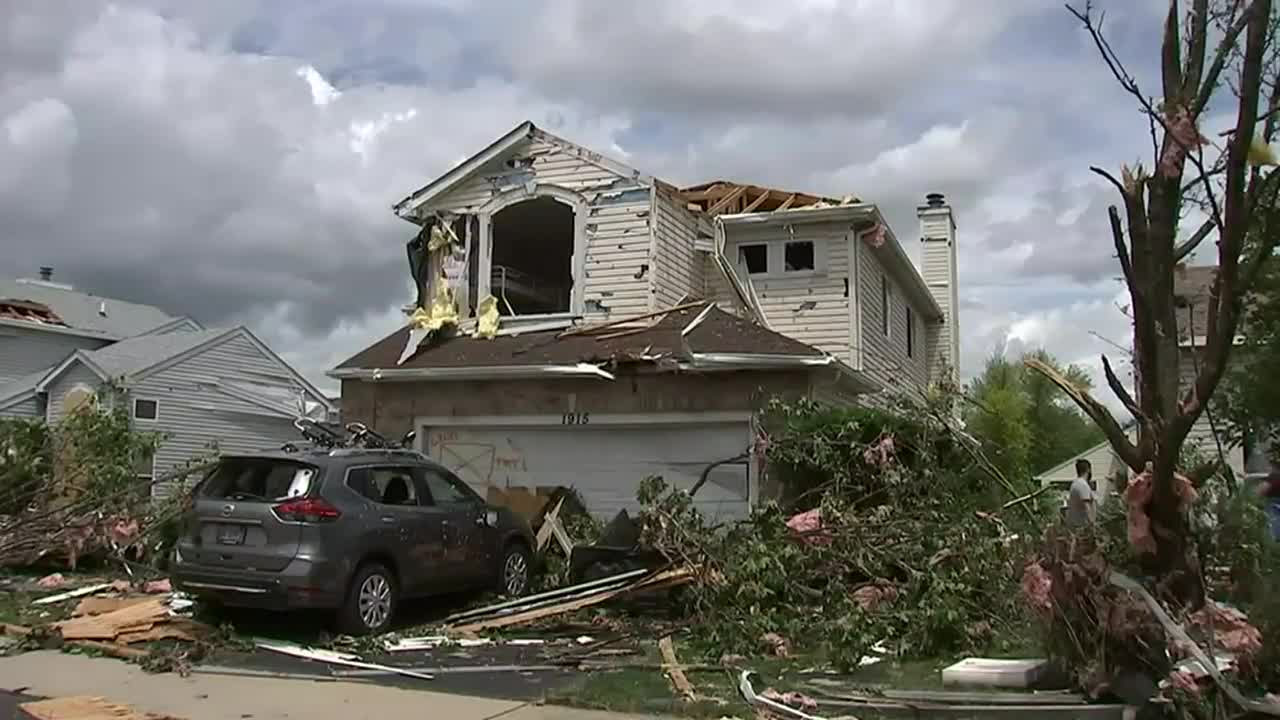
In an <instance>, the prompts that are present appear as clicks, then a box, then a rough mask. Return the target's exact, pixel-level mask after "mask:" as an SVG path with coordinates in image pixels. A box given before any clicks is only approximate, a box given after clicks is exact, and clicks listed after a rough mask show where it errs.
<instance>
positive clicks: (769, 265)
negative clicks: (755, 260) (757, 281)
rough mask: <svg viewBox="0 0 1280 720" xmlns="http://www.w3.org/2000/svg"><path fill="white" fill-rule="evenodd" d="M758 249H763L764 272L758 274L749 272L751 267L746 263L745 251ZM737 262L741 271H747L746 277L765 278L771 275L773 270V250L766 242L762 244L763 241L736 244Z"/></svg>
mask: <svg viewBox="0 0 1280 720" xmlns="http://www.w3.org/2000/svg"><path fill="white" fill-rule="evenodd" d="M758 247H762V248H764V270H762V271H760V272H751V265H750V264H749V263H748V262H747V257H746V249H747V248H758ZM738 262H739V264H740V265H742V267H743V269H745V270H746V271H747V275H748V276H750V277H764V276H767V275H769V274H771V272H772V270H773V249H772V248H771V247H769V243H768V242H764V241H761V242H749V243H739V244H738Z"/></svg>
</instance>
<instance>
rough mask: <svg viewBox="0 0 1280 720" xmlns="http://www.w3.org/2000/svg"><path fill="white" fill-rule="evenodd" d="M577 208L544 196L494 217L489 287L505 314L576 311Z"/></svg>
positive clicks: (510, 207)
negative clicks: (572, 301)
mask: <svg viewBox="0 0 1280 720" xmlns="http://www.w3.org/2000/svg"><path fill="white" fill-rule="evenodd" d="M573 233H574V218H573V208H571V207H569V206H568V205H565V204H564V203H561V202H557V201H556V200H554V199H552V198H546V197H540V198H534V199H532V200H525V201H524V202H519V203H516V204H514V205H510V206H508V207H506V208H503V209H502V210H500V211H498V213H497V214H495V215H494V216H493V229H492V238H493V240H492V243H493V252H492V255H491V259H492V266H491V268H490V280H489V288H490V292H492V294H493V296H494V297H496V298H497V299H498V311H499V312H501V313H502V314H504V315H539V314H547V313H562V312H569V311H570V309H571V308H570V298H571V295H572V292H573V244H574V243H573V239H574V238H573Z"/></svg>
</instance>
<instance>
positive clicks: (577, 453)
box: [419, 417, 751, 521]
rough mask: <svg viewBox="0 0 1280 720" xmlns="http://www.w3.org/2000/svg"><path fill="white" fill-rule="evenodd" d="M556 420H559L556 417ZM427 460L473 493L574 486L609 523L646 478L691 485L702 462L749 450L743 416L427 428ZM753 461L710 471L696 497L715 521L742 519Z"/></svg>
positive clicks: (631, 502)
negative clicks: (716, 419)
mask: <svg viewBox="0 0 1280 720" xmlns="http://www.w3.org/2000/svg"><path fill="white" fill-rule="evenodd" d="M555 421H556V422H560V418H559V417H557V418H555ZM419 437H422V438H426V445H427V452H428V453H429V454H430V455H431V457H433V458H435V459H436V460H438V461H440V462H441V463H442V464H443V465H445V466H446V467H448V468H450V469H452V470H453V471H454V472H455V473H457V474H458V476H459V477H461V478H462V479H463V480H465V481H466V482H467V483H468V484H469V485H471V486H472V487H473V488H475V490H476V491H477V492H479V493H480V494H481V495H483V496H486V497H491V498H492V497H495V495H497V496H500V495H501V493H500V492H497V493H495V492H494V490H498V491H505V490H506V489H507V488H521V487H523V488H529V489H530V490H532V491H535V492H536V490H537V488H554V487H557V486H561V485H563V486H566V487H572V488H574V489H576V490H577V491H578V492H579V494H580V495H581V496H582V499H583V501H584V502H585V503H586V505H587V509H588V510H589V511H590V512H591V514H592V515H595V516H596V517H599V518H601V519H603V520H609V519H611V518H612V517H613V516H614V515H616V514H617V512H618V511H619V510H622V509H624V508H625V509H626V510H627V511H628V512H630V513H632V514H634V513H635V511H636V510H637V509H638V507H639V505H638V503H637V502H636V489H637V488H638V487H639V484H640V481H641V480H643V479H645V478H646V477H648V476H650V475H661V476H662V477H663V479H665V480H666V481H667V483H668V484H674V485H676V486H678V487H682V488H685V489H688V488H690V487H692V486H693V484H694V483H696V482H697V481H698V477H699V476H700V475H701V474H702V471H703V470H704V469H705V468H706V467H707V465H709V464H711V463H713V462H716V461H718V460H723V459H725V458H729V457H733V456H735V455H737V454H739V453H741V452H743V451H744V450H745V449H746V448H747V444H748V442H749V435H748V424H747V423H746V422H745V421H738V422H732V423H716V424H698V425H690V424H682V425H671V424H667V425H643V426H636V425H619V424H607V423H599V424H589V425H570V426H564V425H539V426H527V425H526V426H519V427H494V426H485V427H457V426H453V427H439V426H437V427H430V426H426V425H424V426H423V427H422V428H421V430H420V434H419ZM749 472H750V465H749V463H747V462H745V461H744V462H741V463H736V464H732V465H723V466H720V467H718V468H716V469H715V470H713V471H712V473H711V475H710V477H709V478H708V480H707V483H706V484H705V485H704V486H703V487H702V489H700V490H699V491H698V494H697V496H696V497H695V498H694V499H695V502H696V504H697V506H698V509H699V510H701V511H702V513H703V514H704V515H705V516H706V517H708V519H715V520H717V521H725V520H730V519H736V518H741V517H745V516H746V514H747V513H748V512H749V508H750V495H751V492H750V478H749Z"/></svg>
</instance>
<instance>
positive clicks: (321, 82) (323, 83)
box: [298, 65, 342, 105]
mask: <svg viewBox="0 0 1280 720" xmlns="http://www.w3.org/2000/svg"><path fill="white" fill-rule="evenodd" d="M298 77H300V78H302V79H303V80H305V81H306V82H307V87H308V88H310V89H311V102H313V103H315V104H316V105H328V104H329V103H331V102H333V101H334V100H337V99H338V98H340V97H342V93H341V92H339V91H338V89H337V88H335V87H334V86H332V85H330V84H329V81H328V80H325V79H324V76H323V75H321V74H320V71H319V70H316V69H315V68H313V67H311V66H310V65H306V66H304V67H300V68H298Z"/></svg>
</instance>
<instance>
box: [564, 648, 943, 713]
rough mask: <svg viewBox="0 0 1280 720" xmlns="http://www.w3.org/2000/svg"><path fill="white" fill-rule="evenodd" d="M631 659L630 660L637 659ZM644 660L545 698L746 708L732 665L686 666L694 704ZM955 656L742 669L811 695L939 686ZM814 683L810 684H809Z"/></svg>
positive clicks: (607, 706)
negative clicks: (836, 670) (846, 667)
mask: <svg viewBox="0 0 1280 720" xmlns="http://www.w3.org/2000/svg"><path fill="white" fill-rule="evenodd" d="M676 648H677V657H680V658H681V661H682V662H688V663H694V662H695V660H694V659H693V658H684V657H681V656H680V648H679V644H678V643H677V646H676ZM638 660H639V659H637V658H628V659H627V661H628V662H637V661H638ZM643 661H645V662H651V663H654V666H653V667H645V668H623V669H619V670H609V671H604V670H601V671H594V672H585V673H583V674H582V676H581V678H580V679H579V680H578V681H577V682H575V683H573V684H572V685H569V686H567V687H564V688H561V689H558V690H555V691H553V692H551V693H549V694H548V695H547V702H549V703H554V704H559V705H568V706H572V707H581V708H591V709H596V710H609V711H613V712H626V713H636V714H666V715H674V716H680V717H690V718H719V717H724V716H735V715H736V716H742V715H743V713H744V712H746V711H748V708H747V706H746V703H744V702H743V700H742V698H741V696H740V695H739V694H738V689H737V683H738V676H739V671H737V670H729V669H724V670H720V669H716V670H699V669H686V670H685V674H686V675H687V676H688V678H689V682H690V683H692V684H693V687H694V690H695V692H696V693H697V696H698V700H697V701H696V702H685V701H683V700H682V699H680V698H679V696H678V695H677V693H676V691H675V690H674V688H672V685H671V681H670V680H669V679H668V678H667V676H666V674H665V673H664V672H663V671H662V670H659V669H657V666H656V664H657V663H659V662H660V659H659V657H658V655H657V651H656V648H654V647H651V646H650V647H649V649H647V650H646V657H645V658H644V659H643ZM951 662H952V660H951V659H946V660H935V661H915V662H904V663H895V662H892V661H889V660H886V661H883V662H880V663H877V664H875V665H870V666H867V667H864V668H861V669H859V670H858V671H857V672H855V673H853V674H851V675H833V674H829V673H824V672H822V671H821V670H820V669H818V668H819V666H820V663H819V662H817V661H816V659H815V658H813V657H806V656H803V655H801V656H793V657H790V658H785V659H780V658H760V659H752V660H748V661H747V662H746V663H745V665H744V668H750V669H752V670H754V671H755V672H756V673H757V674H758V675H759V677H758V678H756V679H755V680H754V681H753V683H752V686H753V688H754V689H755V691H756V692H763V691H764V690H765V688H769V687H772V688H774V689H776V690H778V691H779V692H787V691H791V690H796V691H799V692H803V693H806V694H813V693H814V691H815V687H820V686H821V683H822V681H823V680H827V681H829V682H830V681H838V682H839V683H840V685H843V686H846V687H847V686H850V685H856V686H863V687H874V686H884V687H894V688H898V689H940V688H941V687H942V682H941V674H940V672H939V671H940V670H941V669H942V668H943V667H945V666H946V665H949V664H950V663H951ZM811 683H812V685H811Z"/></svg>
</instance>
